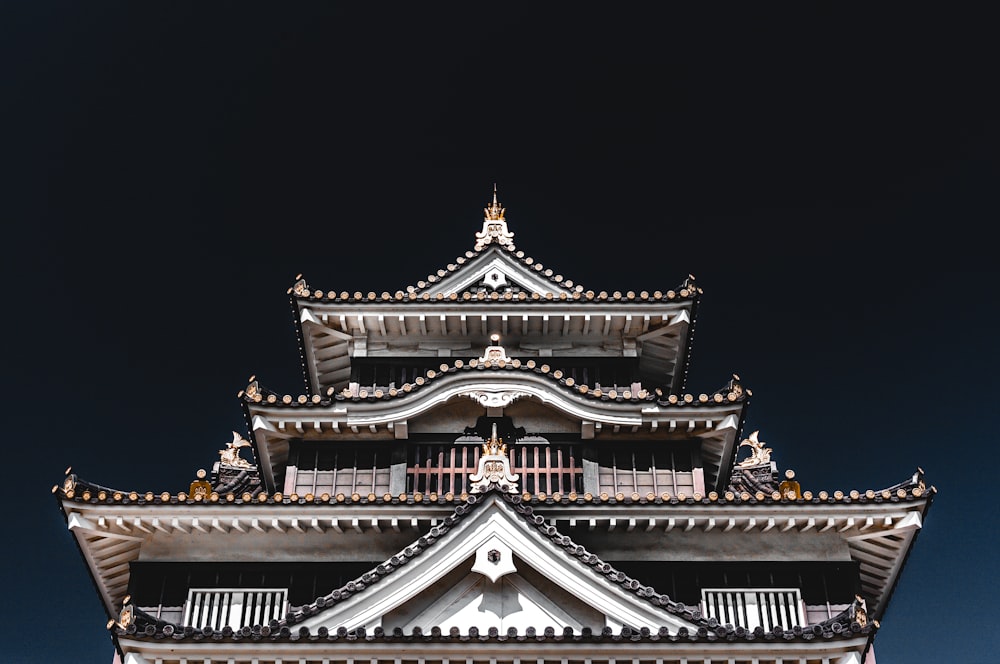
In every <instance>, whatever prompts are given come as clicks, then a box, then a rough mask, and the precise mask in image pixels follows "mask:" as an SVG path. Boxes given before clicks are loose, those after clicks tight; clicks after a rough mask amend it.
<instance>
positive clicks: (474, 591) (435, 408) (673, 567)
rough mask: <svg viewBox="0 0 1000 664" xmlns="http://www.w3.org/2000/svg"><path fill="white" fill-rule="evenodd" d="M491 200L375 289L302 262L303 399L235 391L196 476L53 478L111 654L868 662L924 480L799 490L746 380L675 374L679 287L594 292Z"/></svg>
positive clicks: (574, 663) (682, 289)
mask: <svg viewBox="0 0 1000 664" xmlns="http://www.w3.org/2000/svg"><path fill="white" fill-rule="evenodd" d="M505 212H506V211H505V209H504V208H503V207H501V205H500V203H499V202H498V201H497V195H496V191H495V190H494V194H493V200H492V202H491V203H490V204H489V206H488V207H486V208H485V210H484V213H485V215H484V219H483V222H482V228H481V230H479V228H478V224H477V226H476V227H475V228H472V229H470V231H474V237H473V238H470V239H472V240H473V246H472V248H471V249H470V250H469V251H466V252H465V254H464V255H462V256H459V257H457V258H455V259H454V260H453V261H452V262H450V263H448V264H447V265H446V266H445V267H442V268H441V269H439V270H437V271H435V272H433V273H432V274H430V275H429V276H427V278H426V279H423V280H421V281H418V282H416V284H414V285H410V286H406V287H404V288H403V289H401V290H397V291H396V292H394V293H389V292H383V293H374V292H367V293H365V292H361V291H356V292H348V291H344V292H336V291H324V290H321V289H319V288H314V287H313V285H311V284H309V283H307V282H306V281H305V280H304V279H302V278H301V277H300V278H298V280H297V281H295V283H294V285H293V286H292V287H291V288H290V289H289V297H290V299H291V304H292V306H293V308H294V311H295V313H296V321H297V322H296V326H295V331H296V334H297V335H298V341H299V346H300V350H301V356H302V364H303V371H304V373H305V375H306V382H307V387H306V389H305V392H304V393H303V394H290V393H284V392H282V391H280V390H278V391H275V390H272V389H270V388H269V387H267V386H266V377H264V376H262V377H260V378H259V379H258V378H256V377H252V378H250V379H249V381H248V383H249V384H247V386H246V387H245V388H244V389H243V390H242V391H240V393H239V402H240V405H241V407H242V408H243V412H244V413H245V418H246V427H247V428H246V431H245V432H242V433H241V432H233V433H232V434H231V439H230V434H229V432H224V434H225V435H221V436H219V437H218V440H219V444H218V446H214V447H213V448H211V449H210V450H208V451H206V457H208V463H203V464H200V465H205V466H206V468H207V467H210V468H211V469H210V470H206V469H202V470H197V471H196V472H192V478H191V481H190V484H188V483H187V481H185V484H184V486H178V487H173V488H172V490H171V491H164V492H162V493H157V492H152V491H145V490H130V489H115V488H108V487H105V486H102V485H100V484H97V483H94V482H91V481H89V480H87V479H84V478H81V477H77V476H76V475H74V474H69V475H67V476H66V477H65V479H64V481H62V482H61V483H60V484H58V485H56V486H54V487H53V494H54V495H55V497H56V500H57V502H58V505H59V509H60V510H61V513H62V515H63V517H64V519H65V523H66V527H67V528H68V529H69V532H70V533H71V535H72V538H73V539H74V540H75V542H76V544H77V545H78V547H79V550H80V553H81V555H82V558H83V561H84V563H85V565H86V569H87V571H88V572H89V574H90V576H91V578H92V580H93V583H94V586H95V588H96V590H97V592H98V594H99V595H100V601H101V603H102V604H103V606H104V610H105V612H106V613H107V628H108V633H109V636H110V640H111V642H112V643H113V645H114V648H115V655H114V659H115V661H116V662H120V663H122V664H194V663H195V662H197V663H199V664H208V663H228V664H289V663H293V662H294V663H298V664H360V663H364V664H529V663H530V664H616V663H617V662H631V663H632V664H720V663H726V664H870V663H872V662H874V661H875V657H874V648H873V644H874V640H875V637H876V634H877V633H878V629H879V620H880V619H881V618H882V616H883V615H884V613H885V611H886V606H887V604H888V602H889V599H890V597H891V595H892V592H893V589H894V587H895V585H896V582H897V580H898V579H899V576H900V573H901V570H902V567H903V564H904V561H905V560H906V557H907V554H908V552H909V551H910V549H911V547H912V546H913V542H914V538H915V537H916V535H917V533H918V532H919V531H920V528H921V525H922V523H923V519H924V518H925V516H926V514H927V511H928V509H929V507H930V504H931V501H932V499H933V496H934V494H935V490H934V488H933V487H929V486H926V485H925V483H924V479H923V473H922V471H920V470H917V472H916V473H915V474H914V475H913V476H912V477H909V478H906V479H905V480H904V481H902V482H898V483H895V484H893V483H892V482H887V483H886V486H885V487H877V488H873V489H868V490H860V491H850V492H849V493H844V492H841V491H837V492H834V493H832V494H828V493H827V492H826V491H819V492H817V493H813V492H812V491H810V490H809V486H808V481H807V480H805V479H804V478H803V483H802V484H801V485H800V483H799V481H798V479H796V477H795V474H794V472H792V471H791V470H782V469H779V467H778V465H777V463H776V460H775V458H774V457H777V456H780V455H779V454H775V453H774V451H773V450H772V448H771V447H770V446H769V445H768V443H767V442H766V438H767V434H766V431H753V432H744V431H743V429H744V422H745V419H746V415H747V408H748V405H749V398H750V396H751V391H750V389H748V388H747V387H746V386H744V384H743V383H742V382H741V380H740V378H739V377H737V376H735V375H734V376H731V377H729V376H726V377H720V380H719V383H718V385H719V389H718V390H716V391H714V392H710V393H700V394H695V393H690V392H688V391H687V390H686V378H687V374H688V359H689V354H690V349H691V338H692V328H693V325H694V323H695V317H696V313H697V309H698V303H699V300H700V298H701V297H702V289H701V288H699V286H698V284H697V283H696V282H695V279H694V277H691V276H688V277H687V278H686V279H682V280H680V283H679V285H676V286H675V287H673V288H662V289H660V288H653V289H652V290H649V291H642V292H638V293H636V292H631V291H629V292H627V293H621V292H614V293H610V294H609V293H607V292H605V291H598V292H595V291H593V290H589V289H588V288H587V287H585V286H584V285H581V284H579V283H576V282H574V281H572V280H570V279H569V278H567V277H565V276H563V275H562V274H559V273H557V272H556V271H555V270H553V269H551V268H549V267H547V266H544V265H543V264H542V263H540V262H538V261H537V260H536V259H534V258H533V257H531V256H529V255H527V254H526V253H525V252H524V251H522V250H520V249H518V248H516V247H515V244H514V234H513V233H512V232H511V231H510V230H509V229H508V226H507V220H506V216H505ZM475 231H478V232H475ZM472 234H473V233H472V232H470V236H471V235H472ZM651 286H657V285H656V284H652V285H651ZM217 447H221V448H222V449H219V450H218V452H216V449H217ZM244 448H245V449H244ZM197 465H199V464H198V462H197V461H195V462H193V464H192V466H193V467H194V468H196V467H197ZM896 479H900V478H896Z"/></svg>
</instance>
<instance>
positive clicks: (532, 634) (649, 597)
mask: <svg viewBox="0 0 1000 664" xmlns="http://www.w3.org/2000/svg"><path fill="white" fill-rule="evenodd" d="M493 491H496V490H495V489H493V488H491V489H489V490H488V492H487V493H486V494H479V495H471V496H469V497H468V498H467V499H466V500H465V501H464V502H463V503H462V504H460V505H458V506H457V507H456V508H455V510H454V512H453V513H452V514H451V515H449V516H447V517H445V518H444V519H443V520H442V522H441V523H440V524H439V525H436V526H434V527H433V528H431V530H430V532H428V533H427V534H426V535H424V536H422V537H420V538H419V539H418V540H416V541H415V542H414V543H413V544H411V545H409V546H407V547H406V548H405V549H403V550H402V551H400V552H399V553H398V554H396V555H394V556H392V557H391V558H389V559H388V560H386V561H385V562H383V563H381V564H379V565H377V566H376V567H375V568H373V569H371V570H369V571H368V572H365V573H364V574H362V575H361V576H360V577H358V578H357V579H354V580H353V581H349V582H348V583H347V584H345V585H344V586H342V587H341V588H338V589H336V590H334V591H332V592H330V593H328V594H326V595H323V596H321V597H319V598H317V599H316V600H315V601H313V602H311V603H309V604H306V605H304V606H300V607H296V608H294V609H293V610H292V611H291V612H290V613H289V614H288V615H287V616H286V617H285V618H284V619H283V620H272V621H271V622H270V623H269V624H268V625H259V626H254V627H244V628H241V629H240V630H233V629H232V628H228V627H226V628H223V629H221V630H215V629H213V628H210V627H206V628H204V629H201V630H198V629H195V628H192V627H182V626H179V625H173V624H171V623H166V622H164V621H161V620H158V619H156V618H154V617H153V616H150V615H148V614H146V613H144V612H142V611H140V610H138V609H136V608H135V607H128V608H127V610H128V611H130V612H131V615H132V616H133V617H134V619H133V620H132V621H131V622H130V624H128V625H125V626H124V628H122V626H120V625H119V626H118V627H117V633H118V635H129V636H135V637H152V638H173V639H185V638H193V639H203V638H211V639H214V640H218V639H232V640H242V639H247V638H249V639H261V638H269V639H292V640H296V639H303V638H304V639H309V640H318V639H328V640H336V639H341V638H343V639H365V640H389V641H391V640H397V639H399V640H427V639H433V640H436V639H447V640H459V641H465V640H477V639H478V640H508V639H512V640H526V639H533V640H546V639H552V640H566V639H569V640H587V639H592V640H630V641H634V640H647V639H648V640H671V641H692V640H707V641H715V640H729V641H732V640H737V639H739V640H748V641H753V640H757V639H761V640H774V639H785V640H793V639H804V640H812V639H815V638H827V639H829V638H833V637H835V636H838V635H841V634H845V635H847V636H854V635H856V634H868V633H870V632H871V631H872V629H873V627H872V625H871V624H866V625H864V626H862V625H861V624H859V623H858V622H857V621H856V620H852V618H853V617H854V611H853V607H852V608H851V609H849V610H848V611H845V612H844V613H842V614H841V615H839V616H837V617H836V618H835V619H832V620H828V621H826V622H824V623H820V624H817V625H813V626H811V627H805V628H802V627H795V628H792V629H791V630H783V629H782V628H780V627H776V628H775V629H774V630H772V631H770V632H767V631H764V629H763V628H757V629H756V630H753V631H750V630H746V629H744V628H741V627H739V628H737V627H733V626H732V625H720V624H719V622H718V621H717V620H716V619H714V618H711V619H706V618H704V617H703V616H702V615H701V613H700V611H699V610H698V609H697V608H693V607H689V606H686V605H684V604H681V603H679V602H674V601H673V600H671V599H670V598H669V597H668V596H666V595H662V594H659V593H657V592H656V591H655V590H654V589H653V588H651V587H649V586H645V585H643V584H642V583H640V582H639V581H638V580H636V579H633V578H631V577H629V576H628V575H626V574H625V573H624V572H621V571H619V570H617V569H615V568H614V567H613V566H612V565H610V564H608V563H606V562H604V561H602V560H601V559H600V558H598V557H597V556H596V555H595V554H593V553H591V552H589V551H587V550H586V548H584V547H583V546H580V545H578V544H576V543H575V542H574V541H573V540H572V539H571V538H570V537H569V536H567V535H563V534H562V533H560V532H559V530H558V529H557V528H556V527H555V526H552V525H549V524H547V523H546V520H545V518H544V517H543V516H541V515H540V514H536V513H535V512H534V509H533V508H532V507H531V506H530V505H527V504H525V501H523V500H522V499H521V497H520V496H517V495H509V494H504V493H500V492H499V491H497V494H498V495H500V496H501V497H502V498H503V500H504V501H506V502H507V504H509V505H510V506H511V507H512V508H513V510H514V512H515V513H516V514H518V515H519V516H520V517H521V518H522V519H524V520H525V522H526V523H528V524H530V525H531V526H533V527H534V528H535V529H536V530H537V531H538V532H539V533H541V534H542V535H543V536H544V537H547V538H548V539H549V540H550V541H552V542H553V543H554V544H555V545H556V546H559V547H562V548H563V549H564V550H565V551H566V553H567V554H568V555H570V556H573V557H575V558H576V559H577V560H578V561H579V562H580V563H581V564H582V565H584V566H586V567H589V568H590V569H591V570H592V571H593V573H596V574H599V575H601V576H603V577H604V578H606V579H607V580H608V581H609V582H610V583H613V584H615V585H617V586H619V587H620V588H622V589H623V590H625V591H626V592H629V593H631V594H633V595H635V596H636V597H638V598H640V599H643V600H645V601H647V602H649V603H651V604H653V605H654V606H657V607H660V608H662V609H663V610H665V611H667V612H669V613H672V614H674V615H676V616H678V617H680V618H683V619H684V620H686V621H688V622H691V623H694V624H695V625H697V629H696V630H688V629H687V628H685V627H681V628H680V629H678V630H676V631H675V632H674V633H673V634H671V633H670V631H669V630H668V629H667V628H666V627H661V628H660V629H659V630H657V631H656V632H653V631H652V630H649V629H648V628H644V629H640V630H633V629H631V628H629V627H624V628H623V629H622V631H621V632H620V633H618V634H614V633H613V630H611V628H604V629H603V630H602V631H601V632H594V631H592V630H590V629H584V630H582V633H581V634H574V633H573V631H572V629H571V628H570V629H569V630H564V631H563V632H562V634H560V635H557V633H556V631H555V630H554V628H552V627H543V628H541V630H542V631H541V633H539V631H538V629H539V628H531V627H529V628H528V629H527V630H525V634H524V636H520V635H519V634H518V631H517V630H516V629H514V628H511V629H508V630H506V632H505V634H503V635H501V634H500V632H499V630H498V629H496V628H490V629H489V630H488V631H487V632H486V633H485V634H480V633H479V631H478V630H477V629H476V628H470V630H469V634H468V635H462V634H459V632H458V630H457V629H452V630H449V632H448V633H447V635H446V634H445V633H444V632H443V631H442V630H441V629H440V628H437V627H435V628H433V629H432V630H430V632H429V633H428V634H425V633H424V632H423V630H421V628H419V627H415V628H414V629H413V631H411V632H410V634H404V633H403V631H402V630H401V629H396V630H393V632H391V633H387V632H385V631H384V630H382V629H381V628H376V629H375V630H374V631H373V633H372V634H371V635H370V636H369V635H368V634H367V633H366V632H365V630H364V629H363V628H358V629H356V630H352V631H350V632H349V631H348V630H347V629H346V628H340V629H337V630H335V631H331V630H329V629H327V628H325V627H320V628H319V629H317V630H316V634H313V633H312V632H311V631H310V630H309V629H308V628H306V627H299V628H295V627H294V626H295V625H296V624H298V623H301V622H303V621H305V620H306V619H307V618H309V617H311V616H314V615H316V614H318V613H321V612H322V611H324V610H325V609H327V608H329V607H331V606H333V605H335V604H337V603H338V602H342V601H344V600H346V599H347V598H349V597H351V596H353V595H355V594H357V593H359V592H362V591H364V590H365V589H366V588H368V587H370V586H372V585H373V584H376V583H378V582H379V580H381V579H383V578H385V577H386V576H388V575H390V574H392V573H394V572H395V571H396V570H397V569H399V568H400V567H403V566H404V565H406V563H407V562H408V561H409V560H410V559H412V558H414V557H416V556H419V555H422V554H423V553H425V552H426V551H428V550H429V549H431V548H432V547H433V546H434V544H435V542H437V541H438V540H440V539H441V538H442V537H443V536H444V535H445V534H446V533H447V532H448V531H449V530H451V529H452V528H453V527H455V526H456V525H457V524H458V523H459V522H460V521H461V520H462V519H463V518H464V517H465V516H466V515H468V514H470V513H471V512H472V511H473V510H475V509H476V507H477V504H484V503H485V501H484V498H485V497H486V496H487V495H489V493H491V492H493ZM875 627H876V628H877V625H875Z"/></svg>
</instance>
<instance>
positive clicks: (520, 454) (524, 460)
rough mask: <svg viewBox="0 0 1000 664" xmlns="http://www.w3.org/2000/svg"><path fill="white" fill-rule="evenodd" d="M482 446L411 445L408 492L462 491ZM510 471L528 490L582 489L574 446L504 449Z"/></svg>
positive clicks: (537, 445) (477, 459)
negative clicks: (508, 460)
mask: <svg viewBox="0 0 1000 664" xmlns="http://www.w3.org/2000/svg"><path fill="white" fill-rule="evenodd" d="M480 453H481V445H463V444H458V445H446V444H436V445H413V446H411V447H410V450H409V459H408V461H407V469H406V475H407V482H406V488H407V491H409V492H416V491H420V492H423V493H432V492H436V493H448V492H452V493H454V494H456V495H457V494H461V493H463V492H465V491H468V476H469V475H470V474H473V473H475V472H476V470H477V469H478V464H479V455H480ZM507 454H508V456H509V458H510V467H511V472H513V473H514V474H517V475H520V480H519V482H518V484H519V487H520V489H521V490H522V491H527V492H529V493H539V492H545V493H555V492H557V491H558V492H561V493H570V492H572V491H578V492H581V493H582V492H583V466H582V464H581V463H580V457H579V450H578V448H577V446H576V445H560V444H533V443H529V444H524V445H511V446H508V448H507Z"/></svg>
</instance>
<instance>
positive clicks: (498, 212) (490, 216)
mask: <svg viewBox="0 0 1000 664" xmlns="http://www.w3.org/2000/svg"><path fill="white" fill-rule="evenodd" d="M506 211H507V208H504V207H500V203H498V202H497V184H496V182H494V183H493V203H491V204H490V206H489V207H486V208H483V212H485V213H486V221H503V220H504V218H503V215H504V212H506Z"/></svg>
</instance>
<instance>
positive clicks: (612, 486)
mask: <svg viewBox="0 0 1000 664" xmlns="http://www.w3.org/2000/svg"><path fill="white" fill-rule="evenodd" d="M597 463H598V471H597V472H598V483H599V484H600V489H601V491H602V492H607V493H608V494H610V495H614V494H616V493H619V492H621V493H624V494H631V493H638V494H639V495H643V496H644V495H646V494H648V493H653V494H656V495H659V494H661V493H663V492H668V493H671V494H673V495H677V494H679V493H685V494H687V495H691V494H693V493H694V487H695V483H694V474H693V472H692V467H691V451H690V450H689V449H684V448H682V449H677V450H670V449H663V450H659V451H656V450H653V449H652V448H649V447H636V448H633V449H632V450H629V451H617V450H613V449H604V450H601V451H600V453H599V454H598V462H597Z"/></svg>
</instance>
